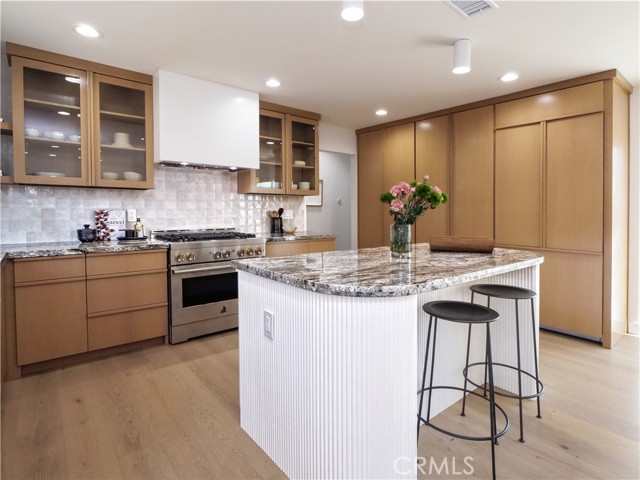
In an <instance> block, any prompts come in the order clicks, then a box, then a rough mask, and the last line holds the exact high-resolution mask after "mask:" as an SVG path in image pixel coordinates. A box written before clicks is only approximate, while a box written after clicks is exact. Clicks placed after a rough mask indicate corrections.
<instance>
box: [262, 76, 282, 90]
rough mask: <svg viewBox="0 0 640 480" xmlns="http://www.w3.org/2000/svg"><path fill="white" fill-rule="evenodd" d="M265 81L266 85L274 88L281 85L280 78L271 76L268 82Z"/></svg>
mask: <svg viewBox="0 0 640 480" xmlns="http://www.w3.org/2000/svg"><path fill="white" fill-rule="evenodd" d="M264 83H265V85H266V86H267V87H272V88H275V87H279V86H280V81H279V80H277V79H275V78H270V79H269V80H267V81H266V82H264Z"/></svg>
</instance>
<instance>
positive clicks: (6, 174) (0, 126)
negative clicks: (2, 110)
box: [0, 122, 13, 184]
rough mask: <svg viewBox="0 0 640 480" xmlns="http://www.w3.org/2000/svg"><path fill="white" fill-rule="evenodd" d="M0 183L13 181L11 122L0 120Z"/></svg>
mask: <svg viewBox="0 0 640 480" xmlns="http://www.w3.org/2000/svg"><path fill="white" fill-rule="evenodd" d="M0 170H2V175H0V183H8V184H11V183H13V124H12V123H11V122H0Z"/></svg>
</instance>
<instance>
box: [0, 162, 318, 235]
mask: <svg viewBox="0 0 640 480" xmlns="http://www.w3.org/2000/svg"><path fill="white" fill-rule="evenodd" d="M236 176H237V174H236V173H233V172H228V171H224V170H197V169H192V168H176V167H166V166H161V165H158V166H156V167H155V188H154V189H153V190H116V189H104V188H72V187H45V186H35V185H2V187H1V191H0V242H1V243H4V244H7V243H35V242H65V241H74V240H76V239H77V237H76V229H78V228H82V225H83V224H85V223H90V224H91V225H92V226H94V217H93V214H94V211H95V210H97V209H127V208H135V209H136V212H137V216H139V217H140V218H141V219H142V222H143V223H144V226H145V229H146V231H147V232H148V231H149V230H162V229H170V228H213V227H235V228H236V229H237V230H239V231H242V232H247V233H257V234H260V233H268V232H269V219H268V218H267V212H268V211H270V210H277V209H278V208H279V207H283V208H284V209H286V210H292V211H293V216H294V220H293V223H294V224H295V225H296V226H297V227H298V230H299V231H303V230H305V229H306V207H305V203H304V197H297V196H288V195H244V194H239V193H237V190H236Z"/></svg>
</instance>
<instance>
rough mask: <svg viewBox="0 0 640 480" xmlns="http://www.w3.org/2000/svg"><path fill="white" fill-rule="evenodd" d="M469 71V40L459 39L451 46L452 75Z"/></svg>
mask: <svg viewBox="0 0 640 480" xmlns="http://www.w3.org/2000/svg"><path fill="white" fill-rule="evenodd" d="M470 71H471V40H469V39H468V38H461V39H460V40H456V43H454V44H453V73H455V74H458V75H460V74H463V73H469V72H470Z"/></svg>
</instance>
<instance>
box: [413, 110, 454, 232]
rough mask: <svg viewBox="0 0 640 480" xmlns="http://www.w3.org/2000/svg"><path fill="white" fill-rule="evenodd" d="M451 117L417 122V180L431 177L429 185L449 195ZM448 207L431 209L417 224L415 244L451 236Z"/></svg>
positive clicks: (446, 116) (441, 206) (444, 116)
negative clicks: (433, 236) (433, 237)
mask: <svg viewBox="0 0 640 480" xmlns="http://www.w3.org/2000/svg"><path fill="white" fill-rule="evenodd" d="M449 124H450V117H449V115H442V116H439V117H434V118H430V119H428V120H423V121H420V122H416V125H415V128H416V174H415V176H416V180H418V181H420V180H421V179H422V178H423V177H424V176H425V175H429V183H431V185H437V186H438V187H440V188H441V189H442V191H444V192H450V191H451V186H450V168H449V164H450V163H449V154H450V150H451V148H450V141H449V139H450V130H451V129H450V126H449ZM450 214H451V212H450V208H449V204H448V203H447V204H445V205H440V206H439V207H438V208H436V209H435V210H429V211H428V212H427V213H426V214H424V215H423V216H422V217H420V218H419V219H418V221H417V222H416V235H415V239H416V243H424V242H428V241H429V237H430V236H431V235H449V230H450V229H449V216H450Z"/></svg>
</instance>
